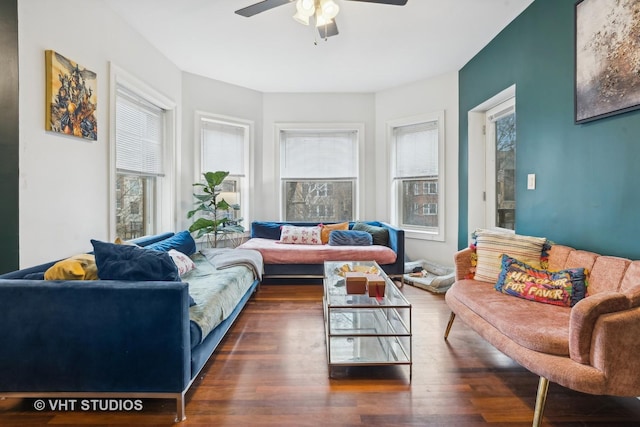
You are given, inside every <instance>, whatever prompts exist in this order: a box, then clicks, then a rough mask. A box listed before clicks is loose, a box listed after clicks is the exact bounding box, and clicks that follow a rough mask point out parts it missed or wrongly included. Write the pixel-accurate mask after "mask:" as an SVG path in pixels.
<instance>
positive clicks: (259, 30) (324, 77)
mask: <svg viewBox="0 0 640 427" xmlns="http://www.w3.org/2000/svg"><path fill="white" fill-rule="evenodd" d="M258 1H259V0H104V2H105V3H106V4H107V5H109V6H110V7H111V8H112V9H113V10H114V11H115V12H116V13H117V14H119V15H120V16H122V17H123V18H124V19H125V20H126V21H127V22H128V23H129V24H130V25H131V26H133V27H134V28H135V29H137V31H138V32H140V34H142V36H143V37H145V38H146V39H147V40H149V42H151V44H153V45H154V46H155V47H156V48H157V49H158V50H160V52H162V53H163V54H164V55H165V56H166V57H167V58H169V59H170V60H171V61H172V62H173V63H175V64H176V65H177V66H178V67H179V68H180V69H181V70H183V71H187V72H190V73H194V74H199V75H202V76H206V77H210V78H212V79H215V80H220V81H224V82H227V83H232V84H236V85H239V86H243V87H247V88H250V89H255V90H258V91H261V92H377V91H380V90H384V89H388V88H391V87H394V86H399V85H402V84H405V83H409V82H414V81H418V80H422V79H426V78H429V77H431V76H435V75H438V74H442V73H445V72H449V71H456V70H459V69H460V68H462V67H463V66H464V65H465V64H466V63H467V62H468V61H469V60H470V59H471V58H472V57H473V56H474V55H475V54H476V53H478V52H479V51H480V50H481V49H482V48H483V47H484V46H485V45H486V44H487V43H488V42H489V41H490V40H491V39H492V38H493V37H495V36H496V35H497V34H498V33H499V32H500V31H501V30H502V29H503V28H504V27H505V26H506V25H507V24H508V23H509V22H511V21H512V20H513V19H514V18H515V17H516V16H518V15H519V14H520V13H521V12H522V11H523V10H524V9H526V7H527V6H528V5H529V4H531V3H532V2H533V0H408V2H407V4H406V5H405V6H389V5H383V4H374V3H363V2H360V1H348V0H336V2H337V3H338V4H339V6H340V13H339V14H338V16H337V18H336V23H337V25H338V29H339V31H340V34H339V35H337V36H334V37H330V38H329V39H328V40H327V41H325V40H324V39H319V36H318V33H317V31H316V30H315V28H313V27H306V26H304V25H302V24H299V23H298V22H296V21H294V20H293V19H292V16H293V14H294V13H295V9H296V7H295V3H290V4H286V5H283V6H279V7H277V8H275V9H271V10H269V11H266V12H263V13H261V14H258V15H255V16H253V17H250V18H245V17H242V16H239V15H237V14H235V13H234V11H235V10H237V9H240V8H243V7H245V6H248V5H251V4H254V3H257V2H258ZM316 41H317V45H316V44H315V43H314V42H316Z"/></svg>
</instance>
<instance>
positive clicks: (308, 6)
mask: <svg viewBox="0 0 640 427" xmlns="http://www.w3.org/2000/svg"><path fill="white" fill-rule="evenodd" d="M294 1H295V2H296V14H295V15H293V19H295V20H296V21H298V22H300V23H301V24H304V25H309V22H310V21H311V22H313V23H314V25H315V26H316V27H317V28H318V32H319V33H320V37H322V38H324V39H326V38H327V37H331V36H335V35H338V26H337V25H336V20H335V17H336V15H337V14H338V12H339V11H340V8H339V7H338V5H337V4H336V2H335V1H334V0H264V1H261V2H258V3H255V4H252V5H251V6H247V7H245V8H242V9H239V10H236V13H237V14H238V15H241V16H245V17H247V18H248V17H250V16H253V15H257V14H258V13H262V12H266V11H267V10H270V9H273V8H275V7H278V6H282V5H284V4H287V3H293V2H294ZM348 1H360V2H365V3H379V4H388V5H393V6H404V5H405V4H407V0H348Z"/></svg>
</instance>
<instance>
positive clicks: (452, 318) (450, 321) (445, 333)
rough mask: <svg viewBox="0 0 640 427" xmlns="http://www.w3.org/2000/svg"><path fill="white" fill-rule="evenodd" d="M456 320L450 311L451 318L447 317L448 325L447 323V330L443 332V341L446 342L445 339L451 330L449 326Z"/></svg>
mask: <svg viewBox="0 0 640 427" xmlns="http://www.w3.org/2000/svg"><path fill="white" fill-rule="evenodd" d="M455 318H456V314H455V313H454V312H453V311H452V312H451V316H449V323H447V329H445V331H444V339H445V341H446V340H447V337H449V331H450V330H451V326H452V325H453V321H454V320H455Z"/></svg>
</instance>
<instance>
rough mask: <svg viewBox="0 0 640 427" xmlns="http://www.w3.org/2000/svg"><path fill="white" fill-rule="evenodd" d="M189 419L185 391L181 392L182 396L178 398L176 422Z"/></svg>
mask: <svg viewBox="0 0 640 427" xmlns="http://www.w3.org/2000/svg"><path fill="white" fill-rule="evenodd" d="M186 419H187V415H186V411H185V407H184V393H181V394H180V397H177V398H176V422H177V423H179V422H180V421H184V420H186Z"/></svg>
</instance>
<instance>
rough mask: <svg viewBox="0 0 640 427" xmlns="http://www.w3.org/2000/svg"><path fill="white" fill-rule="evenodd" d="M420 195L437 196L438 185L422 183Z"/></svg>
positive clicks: (435, 183)
mask: <svg viewBox="0 0 640 427" xmlns="http://www.w3.org/2000/svg"><path fill="white" fill-rule="evenodd" d="M422 194H438V183H437V182H424V183H423V185H422Z"/></svg>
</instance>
